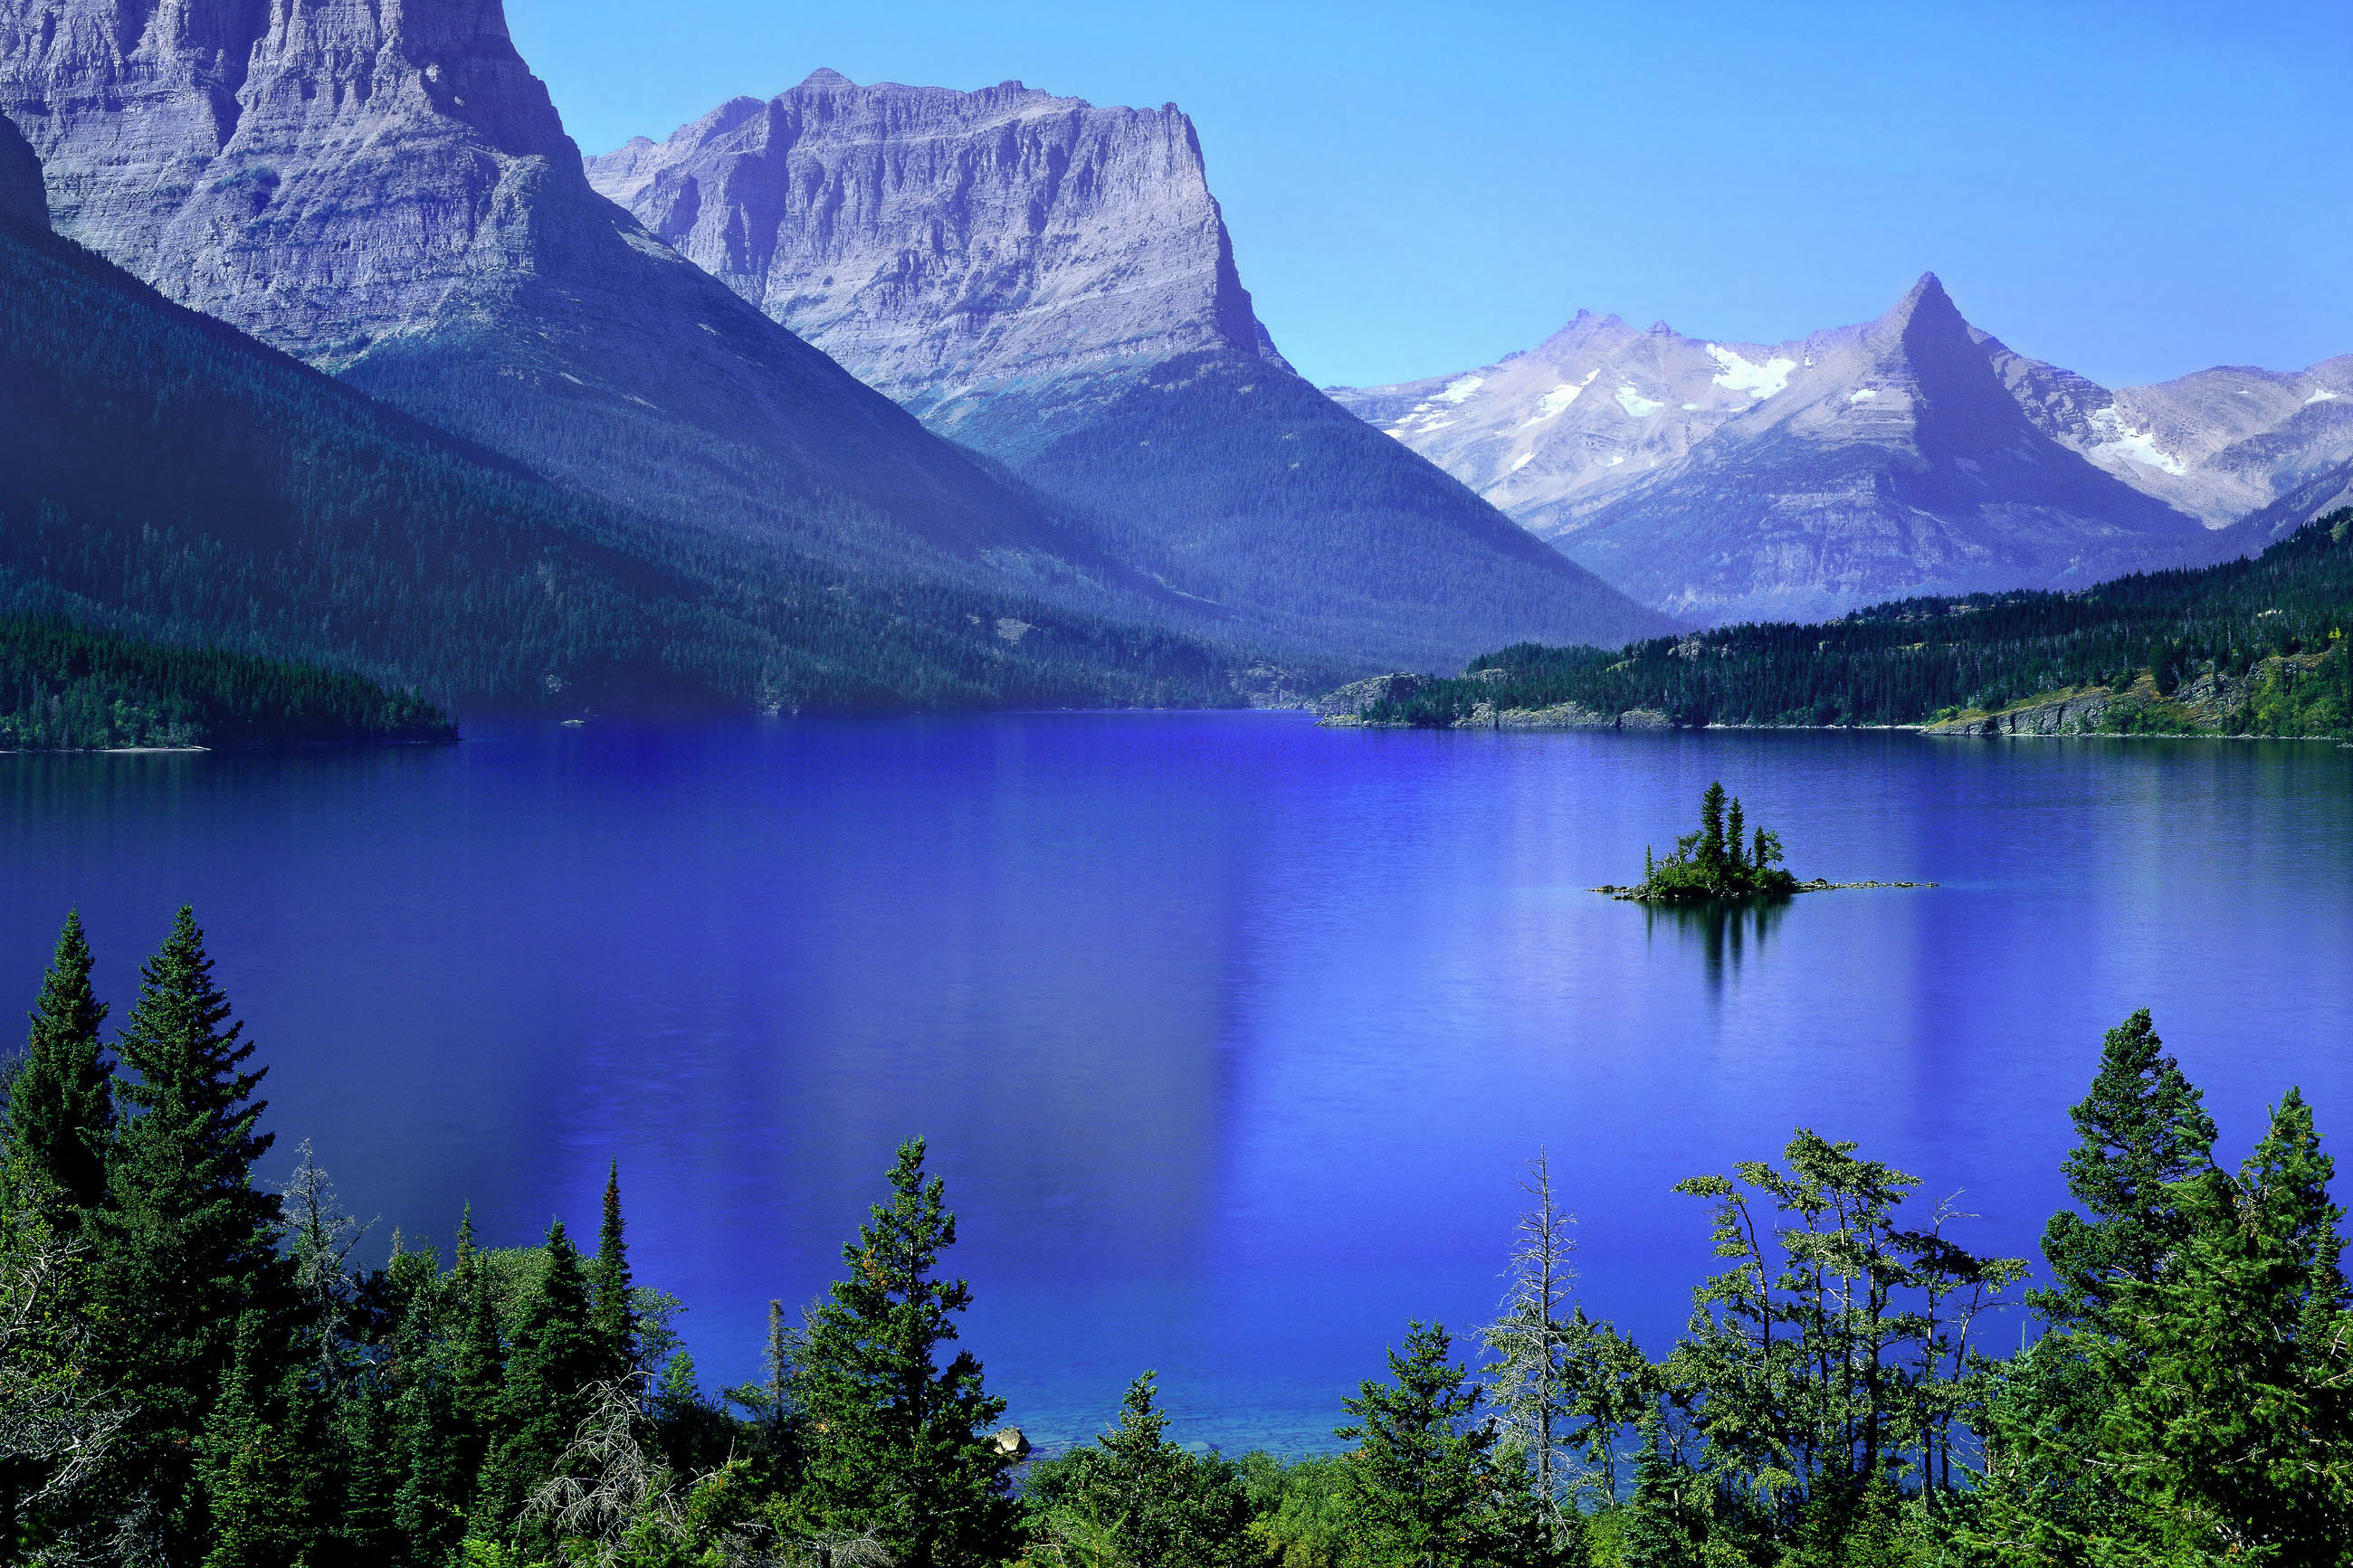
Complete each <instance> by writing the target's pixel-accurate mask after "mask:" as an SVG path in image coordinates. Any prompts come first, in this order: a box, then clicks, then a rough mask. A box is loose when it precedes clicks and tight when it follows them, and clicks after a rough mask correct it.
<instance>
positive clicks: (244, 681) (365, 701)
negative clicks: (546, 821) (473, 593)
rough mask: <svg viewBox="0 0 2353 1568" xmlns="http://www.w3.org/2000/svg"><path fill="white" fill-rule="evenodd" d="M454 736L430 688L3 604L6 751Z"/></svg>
mask: <svg viewBox="0 0 2353 1568" xmlns="http://www.w3.org/2000/svg"><path fill="white" fill-rule="evenodd" d="M457 738H458V731H457V727H456V726H455V725H453V724H452V723H450V721H449V717H448V714H446V713H444V712H442V711H441V710H440V709H438V708H437V707H435V706H434V705H433V704H432V703H430V702H427V701H426V700H424V699H423V698H420V697H417V696H416V695H414V694H412V693H409V692H405V691H387V690H385V689H384V688H383V687H381V686H378V685H377V684H376V683H375V682H374V681H372V680H368V679H364V678H363V677H361V676H357V675H352V674H349V673H346V672H343V671H341V670H328V669H321V668H316V667H315V666H311V665H303V664H293V663H289V662H287V661H285V660H282V659H270V658H253V657H251V656H249V655H246V654H237V653H227V652H223V651H222V650H220V649H218V648H178V647H164V646H162V645H160V644H156V643H152V642H142V641H140V640H138V639H135V638H132V637H106V636H102V635H100V634H97V633H92V632H85V631H80V630H77V629H76V628H75V627H73V626H68V625H65V624H62V623H59V622H55V621H41V620H34V619H30V618H27V617H25V616H0V751H12V752H34V751H93V750H106V749H112V748H119V747H130V746H206V747H221V746H273V745H293V744H304V743H324V742H355V741H378V742H385V741H388V742H439V741H454V740H456V739H457Z"/></svg>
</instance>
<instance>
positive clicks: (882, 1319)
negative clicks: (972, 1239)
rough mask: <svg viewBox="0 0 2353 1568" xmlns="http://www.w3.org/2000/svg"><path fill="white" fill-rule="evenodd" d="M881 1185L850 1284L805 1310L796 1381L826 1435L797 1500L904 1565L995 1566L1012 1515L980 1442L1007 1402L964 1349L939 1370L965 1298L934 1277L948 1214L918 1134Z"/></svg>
mask: <svg viewBox="0 0 2353 1568" xmlns="http://www.w3.org/2000/svg"><path fill="white" fill-rule="evenodd" d="M890 1180H891V1201H890V1202H889V1203H887V1204H878V1205H874V1207H873V1210H872V1218H871V1220H870V1222H869V1223H868V1224H866V1225H864V1226H860V1228H859V1233H858V1239H857V1240H855V1241H853V1242H851V1243H850V1244H849V1246H847V1247H844V1248H843V1249H842V1258H843V1261H844V1262H846V1263H847V1264H848V1265H849V1278H848V1279H842V1280H839V1281H837V1282H836V1283H835V1284H833V1285H832V1286H830V1287H829V1288H828V1293H827V1300H825V1301H824V1302H823V1303H821V1304H820V1305H819V1306H818V1308H817V1309H816V1310H815V1311H814V1313H813V1314H812V1317H811V1322H810V1326H809V1332H808V1336H807V1347H806V1350H805V1352H804V1354H803V1357H802V1359H801V1363H800V1365H799V1367H798V1368H797V1373H796V1376H795V1383H796V1385H797V1386H796V1390H795V1392H796V1393H797V1395H798V1396H799V1404H800V1405H801V1406H802V1407H803V1408H804V1409H805V1410H806V1411H807V1416H808V1419H809V1422H810V1424H811V1425H812V1426H813V1427H815V1428H816V1429H817V1430H818V1431H819V1432H821V1433H822V1434H823V1435H824V1436H823V1440H822V1441H821V1442H819V1443H818V1444H817V1445H816V1446H815V1451H814V1453H813V1454H812V1455H811V1456H810V1461H809V1468H808V1480H807V1489H806V1496H807V1500H808V1506H809V1508H810V1510H811V1511H812V1512H813V1513H814V1514H815V1516H816V1518H817V1520H818V1522H819V1523H821V1524H824V1525H826V1526H828V1527H837V1528H839V1527H846V1528H849V1529H851V1530H855V1531H871V1533H872V1534H873V1535H875V1536H876V1537H877V1538H879V1539H880V1540H881V1542H883V1544H884V1545H885V1547H887V1548H888V1549H889V1551H890V1552H891V1553H892V1556H893V1558H895V1559H896V1561H897V1562H898V1563H899V1564H900V1565H901V1568H966V1565H967V1564H980V1563H994V1562H996V1561H997V1559H998V1558H999V1557H1001V1556H1003V1555H1005V1553H1006V1552H1007V1550H1008V1547H1009V1546H1010V1544H1011V1537H1012V1531H1013V1526H1014V1522H1015V1519H1016V1510H1015V1508H1014V1505H1013V1503H1012V1501H1011V1500H1010V1499H1009V1498H1008V1481H1007V1477H1006V1468H1007V1466H1008V1463H1009V1461H1008V1458H1006V1456H1004V1455H1003V1454H1001V1453H999V1452H998V1451H997V1447H995V1445H993V1444H992V1443H990V1442H989V1441H988V1440H987V1435H986V1428H987V1426H989V1425H990V1424H991V1423H993V1422H995V1421H996V1420H997V1418H998V1417H999V1416H1001V1415H1004V1413H1005V1402H1004V1401H1003V1400H1001V1399H996V1398H992V1397H991V1396H990V1395H989V1394H988V1393H987V1390H986V1389H985V1388H984V1387H983V1386H982V1382H981V1369H980V1363H979V1361H978V1360H976V1358H975V1357H974V1356H973V1354H972V1352H969V1351H958V1352H956V1353H955V1356H954V1357H953V1358H951V1359H950V1360H949V1361H948V1363H947V1364H946V1365H944V1366H943V1365H941V1364H940V1352H941V1349H942V1347H943V1346H945V1345H948V1344H951V1343H953V1342H955V1338H956V1324H955V1319H956V1315H957V1314H959V1313H961V1312H963V1311H964V1310H965V1309H966V1308H967V1307H969V1306H970V1305H971V1303H972V1288H971V1287H970V1286H969V1285H967V1284H965V1282H964V1281H963V1280H961V1279H941V1278H940V1277H939V1274H938V1266H939V1259H940V1255H941V1254H942V1253H943V1252H944V1251H945V1250H946V1249H947V1248H949V1247H952V1246H954V1245H955V1215H952V1214H950V1213H949V1212H948V1209H947V1204H946V1198H945V1189H944V1184H942V1183H941V1182H940V1181H939V1180H938V1179H937V1178H933V1179H932V1180H929V1181H926V1180H925V1179H924V1175H923V1140H922V1139H916V1140H914V1141H913V1142H908V1143H905V1144H902V1145H901V1147H900V1150H899V1158H898V1163H896V1165H894V1166H893V1167H892V1172H891V1178H890Z"/></svg>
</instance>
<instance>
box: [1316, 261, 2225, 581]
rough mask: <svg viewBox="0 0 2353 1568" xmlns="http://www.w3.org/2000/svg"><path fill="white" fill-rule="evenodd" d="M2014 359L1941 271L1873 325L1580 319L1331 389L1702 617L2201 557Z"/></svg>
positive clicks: (1541, 528) (2163, 510)
mask: <svg viewBox="0 0 2353 1568" xmlns="http://www.w3.org/2000/svg"><path fill="white" fill-rule="evenodd" d="M2005 356H2008V351H2007V350H2005V349H2002V348H2001V347H2000V344H1999V343H1996V342H1993V341H1992V340H1990V339H1987V338H1985V337H1984V335H1983V334H1981V333H1978V332H1977V331H1974V330H1973V329H1972V328H1971V327H1970V326H1969V324H1968V322H1967V321H1965V320H1963V318H1962V316H1961V313H1960V311H1959V310H1957V308H1956V307H1955V306H1954V304H1953V302H1952V300H1950V298H1949V297H1947V294H1946V292H1945V289H1944V287H1943V285H1942V284H1940V283H1939V282H1938V281H1937V280H1936V278H1935V277H1934V276H1933V275H1932V276H1928V277H1924V278H1923V279H1921V280H1920V281H1919V283H1918V284H1917V285H1916V286H1915V287H1914V289H1912V290H1911V292H1909V293H1908V294H1906V295H1905V298H1904V299H1903V300H1901V301H1899V302H1898V303H1897V304H1896V305H1895V307H1894V309H1892V310H1889V311H1888V312H1887V313H1886V314H1885V315H1883V316H1882V317H1880V318H1879V319H1878V320H1877V321H1872V322H1868V323H1865V324H1863V325H1861V326H1854V327H1842V328H1838V329H1835V330H1833V331H1823V332H1817V333H1815V334H1813V335H1812V336H1810V337H1808V338H1805V339H1802V340H1799V341H1797V342H1787V343H1774V344H1763V343H1740V342H1711V341H1706V340H1701V339H1694V338H1686V337H1683V336H1682V335H1681V334H1678V333H1676V332H1674V331H1672V330H1670V329H1668V328H1667V327H1666V326H1665V325H1664V324H1663V323H1662V324H1660V325H1657V326H1654V327H1652V328H1651V329H1650V330H1649V331H1635V330H1633V329H1632V328H1630V327H1629V326H1628V325H1627V324H1626V323H1625V322H1623V321H1620V320H1618V319H1617V318H1615V317H1595V316H1592V315H1589V314H1581V315H1579V316H1578V318H1577V320H1576V321H1573V322H1572V323H1571V324H1570V325H1569V326H1568V328H1567V329H1566V330H1565V331H1562V332H1560V333H1559V334H1557V335H1556V336H1555V337H1553V338H1552V339H1551V340H1549V341H1548V342H1546V343H1545V344H1544V345H1542V346H1541V347H1540V348H1537V349H1535V351H1533V352H1531V353H1524V354H1518V355H1514V356H1513V357H1512V358H1510V359H1508V360H1505V361H1504V362H1503V363H1500V364H1497V365H1492V366H1488V367H1486V368H1484V369H1481V370H1476V371H1471V372H1467V373H1463V374H1456V375H1451V376H1440V377H1433V378H1431V379H1430V380H1428V381H1424V382H1416V383H1410V384H1404V385H1399V386H1393V387H1377V388H1369V389H1336V390H1335V391H1334V393H1333V395H1334V396H1335V398H1337V399H1338V400H1339V401H1340V402H1341V403H1342V404H1343V405H1345V406H1346V407H1349V408H1351V409H1353V410H1355V411H1356V413H1357V414H1358V416H1360V417H1363V418H1365V419H1366V420H1367V421H1369V422H1370V423H1372V424H1373V425H1374V426H1377V428H1380V429H1382V430H1385V431H1387V432H1388V434H1389V435H1391V436H1392V437H1395V438H1397V439H1398V440H1399V441H1402V442H1404V443H1406V444H1407V445H1409V446H1411V447H1414V448H1415V449H1416V450H1418V451H1420V452H1422V453H1424V454H1425V455H1426V456H1428V457H1430V458H1431V459H1432V460H1433V461H1436V462H1438V463H1439V464H1440V465H1441V466H1443V467H1445V468H1447V469H1448V470H1449V471H1451V472H1452V473H1454V474H1455V475H1457V476H1458V477H1459V478H1461V479H1463V480H1464V482H1465V483H1467V484H1469V485H1471V486H1472V488H1473V489H1477V490H1479V491H1480V492H1481V493H1482V494H1483V495H1485V496H1487V497H1488V499H1490V500H1493V501H1495V502H1496V503H1497V504H1498V505H1499V506H1501V507H1503V508H1504V510H1506V511H1508V512H1510V513H1511V514H1512V515H1514V517H1517V518H1519V519H1520V520H1521V521H1523V522H1524V523H1525V524H1526V525H1527V526H1528V527H1530V528H1531V529H1533V530H1534V531H1536V532H1537V533H1539V534H1542V535H1544V536H1545V537H1547V538H1549V539H1551V540H1553V541H1554V542H1555V543H1556V544H1557V545H1558V546H1559V547H1560V548H1561V549H1562V550H1563V551H1565V552H1567V554H1568V555H1570V556H1571V557H1572V558H1573V559H1575V560H1577V561H1580V562H1582V563H1585V564H1587V565H1588V566H1591V567H1592V568H1593V569H1594V570H1595V571H1597V572H1599V574H1601V575H1602V576H1604V577H1605V578H1608V579H1609V580H1610V581H1612V582H1614V583H1616V584H1618V585H1619V586H1620V587H1622V588H1625V589H1626V590H1627V591H1628V592H1630V593H1631V594H1632V595H1634V596H1635V597H1636V598H1638V599H1641V600H1643V601H1644V602H1645V603H1648V604H1651V605H1656V606H1658V607H1660V608H1661V609H1663V610H1666V611H1667V612H1669V613H1671V614H1675V615H1683V616H1692V617H1694V618H1698V619H1704V620H1709V621H1723V620H1740V619H1793V618H1808V617H1812V616H1826V615H1834V614H1837V613H1840V612H1841V611H1843V610H1846V609H1849V608H1852V607H1854V606H1855V605H1862V604H1866V603H1870V602H1873V601H1874V600H1880V599H1885V598H1890V597H1894V596H1898V595H1906V594H1914V593H1947V592H1964V591H1970V590H1976V589H1982V588H2002V587H2023V586H2037V587H2045V586H2065V585H2070V584H2089V583H2092V582H2094V581H2097V580H2098V579H2100V578H2101V577H2104V576H2109V575H2113V574H2116V573H2119V572H2125V571H2130V570H2133V569H2136V568H2138V567H2142V566H2147V565H2151V564H2158V563H2164V564H2172V563H2180V562H2185V561H2190V560H2203V559H2207V558H2209V557H2210V556H2211V553H2212V552H2213V550H2214V549H2215V545H2214V542H2213V540H2212V539H2211V536H2210V535H2209V533H2208V531H2207V530H2206V529H2205V528H2203V527H2201V526H2200V520H2199V519H2198V518H2196V517H2194V516H2192V515H2191V514H2190V513H2189V511H2187V510H2183V509H2181V508H2179V507H2177V506H2176V505H2174V504H2172V503H2170V502H2169V501H2168V500H2165V499H2162V498H2160V497H2158V496H2155V495H2152V494H2150V493H2147V491H2145V490H2143V489H2138V488H2136V487H2135V486H2134V485H2133V484H2130V483H2128V482H2126V479H2124V478H2121V477H2119V476H2118V475H2117V474H2116V473H2115V472H2113V471H2111V470H2110V469H2109V468H2106V467H2104V466H2102V465H2101V464H2100V463H2098V462H2096V461H2095V460H2094V458H2092V457H2091V456H2089V455H2088V453H2087V450H2086V448H2088V447H2094V446H2096V445H2097V443H2096V442H2094V441H2091V440H2088V439H2086V440H2084V441H2083V442H2082V443H2081V445H2080V446H2079V445H2078V444H2076V443H2074V442H2071V441H2069V440H2066V439H2063V438H2062V436H2061V435H2060V434H2059V433H2058V431H2059V421H2058V419H2057V417H2056V416H2054V415H2052V414H2050V413H2048V412H2043V413H2039V414H2038V413H2031V412H2030V410H2029V408H2028V406H2027V405H2026V404H2024V403H2022V402H2021V399H2020V397H2019V396H2018V395H2015V394H2014V393H2013V391H2012V389H2011V387H2010V385H2009V384H2007V383H2006V382H2005V380H2004V378H2003V375H2002V374H2001V372H2000V369H1998V368H1997V367H1998V363H2000V364H2009V361H2010V360H2013V359H2014V358H2015V356H2008V358H2005ZM2009 368H2010V369H2011V370H2012V372H2013V374H2021V375H2022V374H2025V373H2024V372H2022V371H2021V370H2020V369H2019V367H2018V366H2016V365H2010V366H2009ZM2084 385H2085V386H2086V387H2088V385H2089V384H2088V383H2086V384H2084ZM2055 396H2056V395H2054V401H2055ZM2079 396H2080V397H2082V398H2083V399H2084V400H2086V401H2088V399H2089V396H2090V394H2089V393H2087V392H2085V393H2079ZM2082 417H2083V419H2084V421H2086V422H2088V421H2090V419H2091V418H2092V415H2091V413H2090V412H2089V411H2088V408H2087V409H2086V411H2085V412H2084V415H2083V416H2082ZM2086 428H2087V429H2090V428H2093V427H2092V426H2089V425H2088V423H2087V425H2086Z"/></svg>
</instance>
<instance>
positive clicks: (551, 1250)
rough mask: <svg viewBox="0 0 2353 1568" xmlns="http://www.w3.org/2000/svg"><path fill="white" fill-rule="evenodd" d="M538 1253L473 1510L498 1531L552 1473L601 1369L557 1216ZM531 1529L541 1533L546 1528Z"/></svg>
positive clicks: (583, 1285) (584, 1285)
mask: <svg viewBox="0 0 2353 1568" xmlns="http://www.w3.org/2000/svg"><path fill="white" fill-rule="evenodd" d="M543 1253H544V1257H543V1263H542V1267H541V1269H540V1275H539V1279H538V1280H537V1281H536V1282H535V1283H534V1284H533V1287H532V1290H531V1294H530V1295H529V1296H528V1297H526V1298H525V1299H524V1301H523V1308H522V1317H521V1319H520V1320H519V1321H517V1322H516V1324H515V1331H514V1343H513V1346H512V1348H511V1349H510V1350H509V1352H508V1353H507V1366H506V1390H505V1400H504V1405H503V1409H502V1411H501V1421H500V1424H499V1425H500V1435H499V1437H498V1439H497V1441H496V1443H495V1445H494V1446H493V1447H492V1448H491V1456H490V1459H489V1461H488V1463H487V1464H486V1465H485V1466H484V1467H483V1476H482V1487H481V1504H480V1510H479V1511H480V1515H481V1516H482V1517H484V1518H486V1519H488V1520H490V1521H496V1523H497V1524H498V1526H499V1527H501V1529H504V1528H507V1527H511V1526H513V1525H514V1524H515V1523H516V1521H517V1519H518V1516H519V1515H520V1514H521V1513H522V1505H523V1503H524V1502H525V1500H528V1499H529V1498H530V1496H531V1494H532V1493H533V1491H534V1490H536V1489H538V1488H539V1487H540V1486H541V1485H542V1484H543V1483H544V1482H545V1481H546V1480H547V1479H548V1478H549V1477H550V1476H552V1475H553V1474H554V1468H555V1464H556V1461H557V1459H558V1458H560V1457H561V1456H562V1455H563V1453H564V1451H565V1448H567V1447H570V1446H571V1443H572V1440H573V1438H574V1437H575V1436H577V1435H578V1433H579V1430H580V1424H581V1423H582V1422H583V1421H585V1420H586V1419H587V1417H588V1414H589V1411H590V1409H591V1408H592V1406H593V1404H594V1400H593V1397H592V1395H593V1392H594V1390H595V1388H596V1384H597V1383H598V1381H599V1380H600V1378H601V1377H602V1375H603V1373H604V1368H605V1359H604V1351H603V1347H602V1346H601V1345H600V1344H599V1343H598V1342H597V1339H596V1328H595V1326H594V1324H593V1323H592V1322H591V1321H590V1318H591V1307H590V1303H589V1300H588V1281H587V1279H586V1272H585V1270H584V1269H583V1268H581V1262H580V1253H579V1251H578V1249H577V1248H575V1247H574V1246H573V1245H572V1240H571V1238H570V1237H567V1236H566V1235H565V1233H564V1222H563V1221H562V1220H558V1221H556V1222H555V1223H554V1225H552V1226H549V1227H548V1231H547V1242H546V1246H545V1247H544V1248H543ZM530 1532H531V1533H532V1534H533V1535H534V1537H544V1534H545V1526H544V1524H541V1525H538V1526H537V1527H535V1528H533V1529H532V1530H531V1531H530ZM532 1544H533V1545H537V1546H540V1547H543V1548H553V1546H554V1541H553V1540H552V1539H535V1540H534V1541H533V1542H532Z"/></svg>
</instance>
